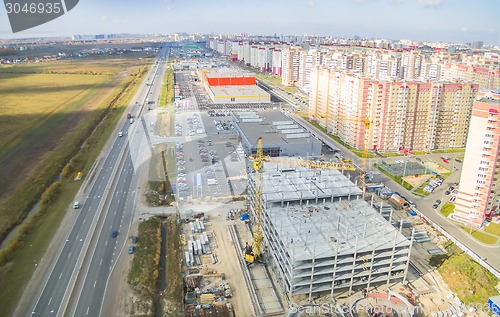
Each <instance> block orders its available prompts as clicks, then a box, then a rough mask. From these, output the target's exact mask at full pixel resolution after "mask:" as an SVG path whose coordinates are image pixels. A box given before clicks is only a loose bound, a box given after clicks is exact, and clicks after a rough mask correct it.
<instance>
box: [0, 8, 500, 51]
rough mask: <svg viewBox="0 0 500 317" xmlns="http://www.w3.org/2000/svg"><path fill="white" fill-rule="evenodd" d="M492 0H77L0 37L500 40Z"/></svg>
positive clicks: (0, 23) (3, 29)
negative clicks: (165, 35)
mask: <svg viewBox="0 0 500 317" xmlns="http://www.w3.org/2000/svg"><path fill="white" fill-rule="evenodd" d="M498 12H500V1H496V0H481V1H468V0H336V1H331V0H272V1H269V0H267V1H266V0H253V1H245V0H240V1H234V0H233V1H230V0H212V1H203V0H146V1H141V2H138V1H132V0H120V1H118V0H107V1H106V0H105V1H97V0H80V3H79V4H78V6H77V7H75V8H74V9H73V10H71V11H70V12H68V13H66V14H65V15H63V16H61V17H59V18H57V19H55V20H53V21H51V22H48V23H46V24H43V25H41V26H38V27H35V28H33V29H30V30H26V31H23V32H19V33H15V34H13V33H12V32H11V28H10V25H9V21H8V17H7V14H6V11H5V9H4V10H3V12H1V13H0V38H1V39H10V38H27V37H43V36H71V35H72V34H101V33H104V34H110V33H135V34H146V33H149V34H152V33H153V34H154V33H176V32H186V33H202V34H210V33H216V34H218V33H225V34H236V33H251V34H268V35H271V34H275V33H276V34H284V35H292V34H293V35H303V34H309V35H319V36H333V37H354V36H355V35H357V36H360V37H362V38H385V39H393V40H399V39H405V40H412V41H440V42H448V43H471V42H473V41H483V42H484V43H485V44H486V45H500V23H499V22H498Z"/></svg>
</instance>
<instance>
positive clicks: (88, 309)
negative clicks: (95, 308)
mask: <svg viewBox="0 0 500 317" xmlns="http://www.w3.org/2000/svg"><path fill="white" fill-rule="evenodd" d="M89 309H90V306H88V307H87V313H86V314H85V315H88V314H89Z"/></svg>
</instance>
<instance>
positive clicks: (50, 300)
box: [47, 297, 52, 306]
mask: <svg viewBox="0 0 500 317" xmlns="http://www.w3.org/2000/svg"><path fill="white" fill-rule="evenodd" d="M50 302H52V297H51V298H50V299H49V303H48V304H47V306H49V305H50Z"/></svg>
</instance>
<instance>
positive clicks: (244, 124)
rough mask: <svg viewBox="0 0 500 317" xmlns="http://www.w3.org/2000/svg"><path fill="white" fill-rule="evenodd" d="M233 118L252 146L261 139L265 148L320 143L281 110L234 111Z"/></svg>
mask: <svg viewBox="0 0 500 317" xmlns="http://www.w3.org/2000/svg"><path fill="white" fill-rule="evenodd" d="M231 116H232V118H233V124H237V125H238V127H239V128H240V130H241V132H242V133H243V134H244V135H245V137H246V138H247V139H248V142H249V143H250V144H252V145H257V141H258V139H259V137H262V145H263V147H266V146H267V147H268V146H279V145H285V144H297V143H306V142H320V141H318V140H317V139H316V138H314V137H313V136H312V135H311V134H310V133H309V132H308V131H307V130H305V129H304V128H302V127H301V126H300V125H299V124H298V123H297V122H295V121H294V120H293V119H292V118H290V117H288V116H286V115H285V114H283V113H282V112H280V111H279V110H264V111H247V112H242V111H234V112H232V113H231Z"/></svg>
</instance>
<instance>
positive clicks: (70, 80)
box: [0, 59, 144, 240]
mask: <svg viewBox="0 0 500 317" xmlns="http://www.w3.org/2000/svg"><path fill="white" fill-rule="evenodd" d="M140 64H144V63H143V62H140V63H139V62H138V61H137V60H126V59H123V60H106V61H105V62H104V61H102V62H100V61H95V60H92V61H88V62H86V61H78V62H74V61H58V62H46V63H36V64H35V63H28V64H19V65H13V66H4V67H1V68H0V95H1V96H2V107H0V134H1V135H2V138H0V166H1V168H0V240H2V239H3V238H4V237H5V235H6V233H7V231H8V230H9V229H10V228H11V227H12V226H13V225H14V224H17V223H19V222H20V221H21V220H22V219H23V218H24V216H25V214H26V213H27V212H28V211H29V208H30V206H31V205H33V202H34V201H36V200H37V199H38V198H39V195H40V193H41V192H40V190H43V188H45V187H46V186H47V185H48V184H49V183H50V182H51V180H52V179H53V178H54V177H55V176H56V175H57V173H58V172H60V171H61V169H62V167H63V166H64V165H66V163H67V162H68V160H69V159H70V155H71V154H74V151H75V147H77V148H79V147H80V146H81V145H82V143H83V142H84V139H85V137H86V135H85V134H86V133H87V132H88V130H89V129H90V128H91V126H89V125H95V123H96V122H95V121H96V119H97V118H99V116H100V114H101V113H102V112H103V111H104V110H105V109H107V107H108V102H106V101H107V99H109V98H110V97H111V94H112V93H113V92H114V91H115V88H117V87H118V86H120V83H121V82H122V81H123V80H125V79H126V77H127V76H129V75H130V74H132V73H134V72H137V71H138V70H139V67H140V66H139V65H140ZM22 183H28V184H27V185H28V186H29V183H31V184H33V183H37V188H38V191H37V195H36V196H38V197H26V195H23V199H20V200H16V203H15V205H19V208H12V203H13V202H12V200H11V199H9V198H11V197H13V196H16V195H15V194H14V192H15V191H16V190H19V188H20V187H23V189H24V190H23V191H24V192H25V193H26V192H28V193H30V192H33V190H30V191H28V189H29V188H26V187H24V186H20V185H21V184H22ZM35 191H36V190H35ZM28 196H29V195H28Z"/></svg>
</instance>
